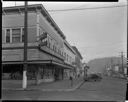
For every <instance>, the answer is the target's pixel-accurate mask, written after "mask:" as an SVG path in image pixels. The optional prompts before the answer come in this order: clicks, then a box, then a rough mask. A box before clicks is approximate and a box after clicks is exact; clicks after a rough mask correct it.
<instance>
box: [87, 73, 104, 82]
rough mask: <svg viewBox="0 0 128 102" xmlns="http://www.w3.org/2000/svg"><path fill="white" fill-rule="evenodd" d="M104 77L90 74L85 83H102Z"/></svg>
mask: <svg viewBox="0 0 128 102" xmlns="http://www.w3.org/2000/svg"><path fill="white" fill-rule="evenodd" d="M101 79H102V77H101V75H98V74H90V75H88V77H87V78H85V81H101Z"/></svg>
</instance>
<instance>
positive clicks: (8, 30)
mask: <svg viewBox="0 0 128 102" xmlns="http://www.w3.org/2000/svg"><path fill="white" fill-rule="evenodd" d="M6 43H10V29H6Z"/></svg>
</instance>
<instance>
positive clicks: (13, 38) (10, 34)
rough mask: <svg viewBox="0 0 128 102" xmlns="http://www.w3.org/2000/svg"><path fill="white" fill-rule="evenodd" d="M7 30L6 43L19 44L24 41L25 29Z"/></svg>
mask: <svg viewBox="0 0 128 102" xmlns="http://www.w3.org/2000/svg"><path fill="white" fill-rule="evenodd" d="M5 30H6V43H19V42H23V41H24V29H23V28H9V29H5Z"/></svg>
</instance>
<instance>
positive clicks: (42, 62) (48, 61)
mask: <svg viewBox="0 0 128 102" xmlns="http://www.w3.org/2000/svg"><path fill="white" fill-rule="evenodd" d="M48 63H51V60H43V61H27V64H48ZM2 64H24V62H23V61H4V62H2Z"/></svg>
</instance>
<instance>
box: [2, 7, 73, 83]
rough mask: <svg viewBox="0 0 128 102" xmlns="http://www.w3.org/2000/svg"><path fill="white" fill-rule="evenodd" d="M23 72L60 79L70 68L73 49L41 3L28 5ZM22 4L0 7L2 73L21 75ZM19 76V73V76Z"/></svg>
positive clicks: (43, 77) (45, 79)
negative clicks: (25, 60) (0, 8)
mask: <svg viewBox="0 0 128 102" xmlns="http://www.w3.org/2000/svg"><path fill="white" fill-rule="evenodd" d="M27 8H28V47H27V55H28V56H27V64H28V69H27V76H28V79H29V76H31V77H30V79H31V78H33V79H37V77H38V79H40V80H38V81H39V83H40V82H42V81H54V80H59V79H64V70H65V69H66V70H68V71H69V72H70V70H73V69H74V66H73V64H72V62H73V61H74V56H75V54H74V52H73V51H72V50H71V46H70V45H68V48H67V44H66V43H65V42H66V37H65V35H64V34H63V32H62V31H61V30H60V28H59V27H58V26H57V24H56V23H55V22H54V21H53V19H52V18H51V16H50V15H49V13H48V12H47V11H46V9H45V8H44V7H43V5H42V4H36V5H28V7H27ZM23 57H24V6H14V7H4V8H2V67H3V73H11V77H12V78H13V76H14V75H15V73H17V72H18V73H20V75H21V76H22V71H23V63H24V58H23ZM21 79H22V77H21Z"/></svg>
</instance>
